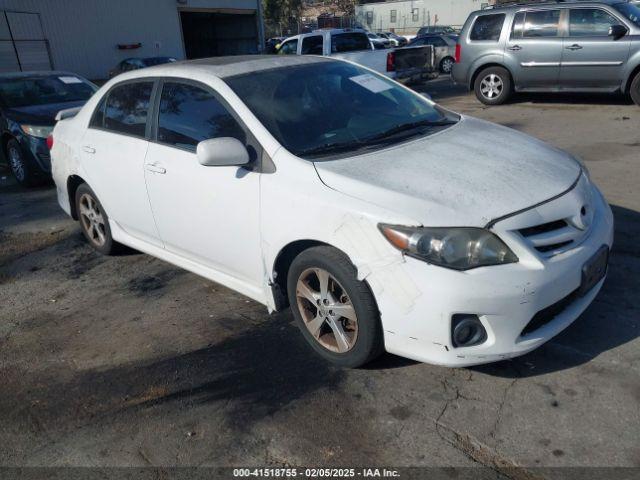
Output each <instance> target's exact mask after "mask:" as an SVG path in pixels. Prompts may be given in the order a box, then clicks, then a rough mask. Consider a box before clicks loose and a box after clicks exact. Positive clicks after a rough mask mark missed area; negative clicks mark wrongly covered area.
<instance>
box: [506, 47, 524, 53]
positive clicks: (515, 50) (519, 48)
mask: <svg viewBox="0 0 640 480" xmlns="http://www.w3.org/2000/svg"><path fill="white" fill-rule="evenodd" d="M507 50H511V51H512V52H517V51H518V50H522V47H521V46H520V45H514V46H513V47H508V48H507Z"/></svg>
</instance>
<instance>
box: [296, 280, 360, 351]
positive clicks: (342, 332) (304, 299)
mask: <svg viewBox="0 0 640 480" xmlns="http://www.w3.org/2000/svg"><path fill="white" fill-rule="evenodd" d="M296 300H297V303H298V309H299V312H300V315H301V316H302V319H303V321H304V324H305V326H306V327H307V330H308V331H309V332H310V333H311V335H312V336H313V338H315V340H316V341H317V342H318V343H319V344H320V345H322V346H323V347H324V348H326V349H327V350H330V351H332V352H337V353H345V352H348V351H349V350H351V349H352V348H353V346H354V345H355V343H356V340H357V338H358V318H357V316H356V311H355V308H354V307H353V304H352V302H351V299H350V298H349V295H348V294H347V292H346V290H345V289H344V288H343V287H342V285H340V282H338V280H336V278H335V277H334V276H333V275H331V274H330V273H329V272H328V271H326V270H324V269H322V268H308V269H306V270H304V271H303V272H302V274H301V275H300V277H299V278H298V282H297V284H296Z"/></svg>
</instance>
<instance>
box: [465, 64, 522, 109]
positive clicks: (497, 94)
mask: <svg viewBox="0 0 640 480" xmlns="http://www.w3.org/2000/svg"><path fill="white" fill-rule="evenodd" d="M511 88H512V85H511V76H510V75H509V72H508V71H507V70H506V69H504V68H502V67H489V68H485V69H484V70H482V71H481V72H480V73H479V74H478V76H477V77H476V80H475V82H474V85H473V89H474V92H475V94H476V97H477V98H478V100H480V101H481V102H482V103H484V104H485V105H501V104H503V103H505V102H506V101H507V100H508V99H509V97H510V96H511Z"/></svg>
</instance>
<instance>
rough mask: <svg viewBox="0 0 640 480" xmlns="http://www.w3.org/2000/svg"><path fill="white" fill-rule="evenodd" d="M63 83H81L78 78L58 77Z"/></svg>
mask: <svg viewBox="0 0 640 480" xmlns="http://www.w3.org/2000/svg"><path fill="white" fill-rule="evenodd" d="M58 78H59V79H60V81H61V82H64V83H82V80H80V79H79V78H78V77H58Z"/></svg>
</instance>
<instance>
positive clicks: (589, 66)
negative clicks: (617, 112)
mask: <svg viewBox="0 0 640 480" xmlns="http://www.w3.org/2000/svg"><path fill="white" fill-rule="evenodd" d="M614 25H624V23H623V22H622V21H621V20H619V19H618V18H616V17H614V16H613V15H612V14H610V13H609V12H607V11H606V10H604V9H602V8H597V7H585V8H581V7H576V8H571V9H569V20H568V32H567V36H566V37H565V38H564V48H563V50H562V65H561V67H560V81H561V84H562V86H563V87H565V88H568V89H580V88H609V89H610V88H616V87H620V85H621V84H622V80H623V71H624V65H625V63H626V62H627V58H628V57H629V47H630V40H629V36H628V35H625V36H623V37H621V38H614V37H612V36H609V28H610V27H612V26H614Z"/></svg>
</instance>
